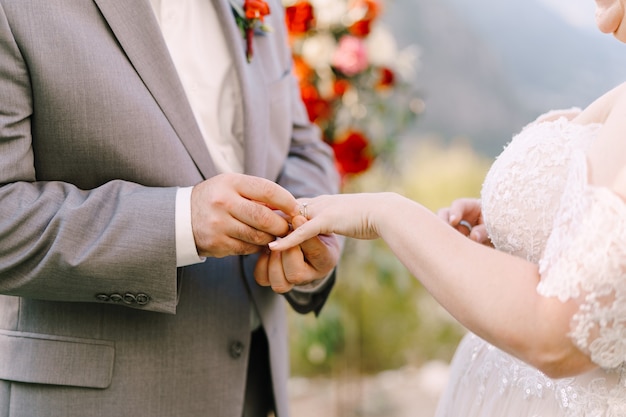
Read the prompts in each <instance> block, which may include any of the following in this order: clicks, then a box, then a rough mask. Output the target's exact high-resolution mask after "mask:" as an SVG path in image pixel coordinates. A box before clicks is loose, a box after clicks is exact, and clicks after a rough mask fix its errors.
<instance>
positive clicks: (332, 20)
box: [311, 0, 348, 29]
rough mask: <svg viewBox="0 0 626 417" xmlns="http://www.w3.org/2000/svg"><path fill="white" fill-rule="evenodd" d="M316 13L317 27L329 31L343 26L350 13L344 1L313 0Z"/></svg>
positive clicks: (312, 3)
mask: <svg viewBox="0 0 626 417" xmlns="http://www.w3.org/2000/svg"><path fill="white" fill-rule="evenodd" d="M311 5H312V6H313V10H314V13H315V22H316V26H317V27H318V28H319V29H327V28H331V27H333V26H337V25H340V24H341V21H342V19H343V18H344V16H345V15H346V13H347V12H348V6H347V4H346V2H345V1H342V0H311Z"/></svg>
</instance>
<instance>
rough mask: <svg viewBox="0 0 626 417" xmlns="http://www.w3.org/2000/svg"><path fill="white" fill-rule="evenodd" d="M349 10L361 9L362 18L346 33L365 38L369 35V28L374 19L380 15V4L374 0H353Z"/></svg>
mask: <svg viewBox="0 0 626 417" xmlns="http://www.w3.org/2000/svg"><path fill="white" fill-rule="evenodd" d="M350 8H351V9H361V10H362V15H363V17H362V18H360V19H359V20H357V21H356V22H354V23H353V24H352V25H350V27H348V31H349V32H350V33H351V34H352V35H354V36H359V37H365V36H367V35H369V34H370V28H371V25H372V22H373V21H374V19H376V18H377V17H378V15H380V12H381V10H380V9H381V7H380V3H378V2H377V1H376V0H355V1H353V2H352V4H351V5H350Z"/></svg>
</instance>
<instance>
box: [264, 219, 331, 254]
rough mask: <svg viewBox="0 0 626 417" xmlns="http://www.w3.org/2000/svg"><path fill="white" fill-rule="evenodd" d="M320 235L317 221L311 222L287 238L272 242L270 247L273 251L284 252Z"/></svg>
mask: <svg viewBox="0 0 626 417" xmlns="http://www.w3.org/2000/svg"><path fill="white" fill-rule="evenodd" d="M319 234H320V229H319V227H317V226H316V222H315V220H309V221H308V222H306V223H304V224H303V225H302V226H300V227H298V228H297V229H296V230H294V231H293V232H291V233H290V234H288V235H287V236H285V237H283V238H281V239H276V240H275V241H273V242H270V243H269V244H268V246H269V248H270V249H271V250H273V251H282V250H285V249H289V248H292V247H294V246H297V245H299V244H300V243H302V242H304V241H306V240H309V239H311V238H312V237H315V236H317V235H319Z"/></svg>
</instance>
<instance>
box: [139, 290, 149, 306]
mask: <svg viewBox="0 0 626 417" xmlns="http://www.w3.org/2000/svg"><path fill="white" fill-rule="evenodd" d="M136 300H137V304H139V305H140V306H145V305H146V304H148V301H150V297H149V296H148V294H144V293H141V292H140V293H139V294H137V297H136Z"/></svg>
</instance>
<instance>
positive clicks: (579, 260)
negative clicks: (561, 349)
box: [442, 118, 626, 417]
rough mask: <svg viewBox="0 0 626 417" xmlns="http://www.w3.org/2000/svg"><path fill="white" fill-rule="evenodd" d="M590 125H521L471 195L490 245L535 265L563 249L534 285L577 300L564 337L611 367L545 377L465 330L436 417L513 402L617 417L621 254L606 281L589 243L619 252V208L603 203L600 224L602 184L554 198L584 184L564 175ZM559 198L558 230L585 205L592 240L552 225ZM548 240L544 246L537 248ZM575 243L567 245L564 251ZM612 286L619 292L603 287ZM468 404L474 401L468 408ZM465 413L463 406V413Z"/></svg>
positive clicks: (528, 409) (624, 319) (592, 131)
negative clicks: (564, 257)
mask: <svg viewBox="0 0 626 417" xmlns="http://www.w3.org/2000/svg"><path fill="white" fill-rule="evenodd" d="M599 129H600V125H597V124H594V125H585V126H583V125H577V124H574V123H571V122H569V121H567V120H566V119H565V118H560V119H558V120H555V121H547V122H539V123H531V124H530V125H528V126H526V127H525V128H524V129H523V130H522V132H520V133H519V134H518V135H517V136H516V137H514V138H513V140H512V141H511V142H510V143H509V145H507V147H506V148H505V150H504V151H503V152H502V154H501V155H500V156H499V157H498V158H497V159H496V161H495V163H494V164H493V165H492V167H491V169H490V171H489V173H488V175H487V177H486V178H485V182H484V184H483V190H482V193H481V199H482V211H483V216H484V219H485V224H486V227H487V230H488V232H489V236H490V238H491V240H492V242H493V243H494V245H495V247H496V248H497V249H498V250H502V251H504V252H508V253H511V254H514V255H516V256H520V257H522V258H524V259H527V260H529V261H531V262H536V263H539V262H540V261H541V262H542V265H544V266H543V268H547V265H552V264H553V260H555V259H557V258H558V257H560V256H561V255H560V251H568V253H570V254H571V255H570V258H568V259H569V260H568V261H567V262H562V263H561V264H559V265H560V268H559V271H560V272H559V273H558V274H556V273H554V274H552V272H555V271H556V269H552V268H550V269H551V270H552V272H551V273H550V275H549V276H545V277H542V281H541V283H540V291H541V293H542V294H544V295H553V296H558V297H560V298H561V299H570V298H576V299H577V300H579V301H580V303H581V304H580V305H581V308H580V311H579V313H578V314H577V315H576V317H575V318H574V327H573V329H572V337H573V338H574V340H575V341H576V343H578V344H579V345H580V346H587V347H588V349H589V351H590V352H592V359H593V360H594V361H596V363H604V364H611V365H614V367H615V369H613V371H608V370H605V369H602V368H599V369H597V370H595V371H593V372H591V373H588V374H584V375H580V376H577V377H575V378H567V379H559V380H553V379H550V378H548V377H547V376H546V375H544V374H543V373H541V372H540V371H538V370H536V369H534V368H532V367H530V366H528V365H527V364H525V363H524V362H522V361H520V360H518V359H516V358H514V357H512V356H510V355H508V354H506V353H504V352H502V351H500V350H498V349H496V348H494V347H493V346H491V345H489V344H488V343H486V342H484V341H482V340H481V339H480V338H478V337H476V336H474V335H468V337H466V340H465V341H464V342H463V343H462V345H461V347H460V348H459V351H458V353H457V355H458V359H455V361H454V364H455V365H454V366H453V369H452V372H455V373H457V376H460V378H458V379H456V378H455V379H454V381H456V385H452V386H451V387H450V389H449V392H450V393H452V394H451V395H452V396H451V397H450V398H448V399H450V401H447V402H446V403H445V404H444V406H443V409H442V410H443V415H446V416H458V415H470V414H471V415H472V416H481V417H486V416H492V415H493V409H496V410H497V411H496V414H498V410H501V409H502V408H506V407H514V408H508V409H509V410H513V409H515V413H516V414H517V413H519V415H528V416H537V417H554V416H555V415H558V416H566V417H617V416H622V417H623V416H626V381H625V380H626V371H625V370H624V369H625V368H626V367H625V366H624V365H620V364H621V363H622V362H623V361H624V356H623V355H624V352H626V284H621V281H624V282H626V280H624V279H623V278H626V277H624V264H623V262H624V261H626V256H624V253H623V252H617V253H619V254H620V255H619V256H617V258H616V259H613V261H611V262H608V264H607V271H608V270H609V269H610V270H614V271H618V270H619V271H621V273H618V274H617V275H612V277H613V278H610V277H608V275H607V276H606V278H604V277H602V276H600V277H598V276H597V274H594V272H598V271H596V270H594V268H597V265H600V264H601V263H602V262H603V261H604V262H605V263H606V254H607V250H609V247H608V246H606V245H604V246H599V245H601V244H603V243H604V242H607V244H609V243H608V242H612V243H611V244H612V245H613V246H614V247H616V248H619V249H616V250H624V245H625V242H626V239H624V234H625V233H626V232H625V230H626V229H625V228H624V226H623V223H624V222H626V212H625V211H624V210H626V209H624V207H623V204H622V205H619V204H618V205H617V206H618V207H617V208H616V207H614V206H613V204H608V206H609V207H613V209H609V212H611V210H613V211H614V212H613V213H612V214H611V216H610V217H614V220H609V214H608V213H607V211H606V210H604V209H597V208H596V202H597V201H604V200H606V199H609V200H610V199H611V198H612V197H611V196H610V195H606V190H605V191H598V190H593V191H591V192H590V193H591V195H593V196H594V197H592V198H591V199H589V200H587V201H588V202H587V203H584V199H583V200H581V199H580V198H578V199H575V200H574V201H570V202H569V203H565V202H563V201H561V196H563V198H564V199H568V198H570V197H573V196H575V195H578V196H580V195H581V194H580V191H581V185H580V184H584V183H586V171H585V170H581V169H578V170H577V169H573V170H572V172H573V175H572V176H570V177H568V171H569V167H570V166H572V167H576V166H578V167H579V168H580V167H581V166H583V167H585V169H586V161H585V160H584V152H585V151H586V150H587V149H588V147H589V146H590V144H591V143H592V141H593V139H594V138H595V137H596V135H597V132H598V131H599ZM581 158H582V159H581ZM613 197H614V196H613ZM591 201H593V202H594V203H593V204H591V203H590V202H591ZM562 203H563V204H562ZM613 203H615V201H613ZM567 204H569V205H570V209H569V210H568V211H567V212H565V211H564V212H563V213H560V214H559V216H560V218H559V221H560V222H565V223H567V224H569V225H570V227H569V228H568V229H576V228H578V227H581V226H580V224H581V217H580V216H581V215H583V214H582V213H584V212H586V211H588V214H584V215H585V216H589V218H590V220H589V221H588V224H587V225H586V226H585V227H586V228H587V231H585V232H584V233H588V229H593V228H596V230H597V233H596V234H595V235H594V237H592V238H591V239H588V238H587V239H582V238H581V239H579V240H572V239H571V237H569V236H567V234H563V233H570V232H562V230H566V229H562V230H561V227H560V226H557V229H556V230H553V228H554V221H555V218H556V213H557V211H558V208H559V207H565V206H566V205H567ZM600 205H605V204H603V203H602V204H600ZM589 210H590V211H589ZM592 218H593V220H591V219H592ZM617 219H619V223H618V220H617ZM600 223H602V224H600ZM615 229H619V232H616V231H615ZM612 230H613V233H616V236H614V238H613V239H610V240H608V241H607V237H606V236H608V235H609V234H610V233H611V231H612ZM553 232H554V233H553ZM551 235H552V237H550V236H551ZM580 236H584V234H583V233H581V234H580ZM549 237H550V239H551V242H552V243H551V247H552V248H551V249H548V250H546V244H547V242H548V239H549ZM609 245H610V244H609ZM575 246H577V247H578V249H577V250H573V247H575ZM544 250H545V252H546V253H545V255H544ZM611 250H613V249H611ZM542 259H543V260H542ZM580 266H586V267H588V270H587V271H588V273H589V274H588V275H585V276H586V278H584V279H582V278H576V274H574V273H573V272H574V270H576V269H577V268H578V267H580ZM544 270H545V269H544ZM616 284H617V287H616ZM620 284H621V285H620ZM622 287H623V289H622ZM609 288H610V290H609ZM613 288H619V290H617V291H613V292H611V291H612V289H613ZM459 373H460V375H459ZM461 398H462V400H461ZM472 404H473V405H472ZM477 405H480V407H478V408H473V407H474V406H477ZM469 409H472V410H473V412H472V413H470V412H468V410H469ZM500 414H502V413H500ZM504 414H506V413H504Z"/></svg>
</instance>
